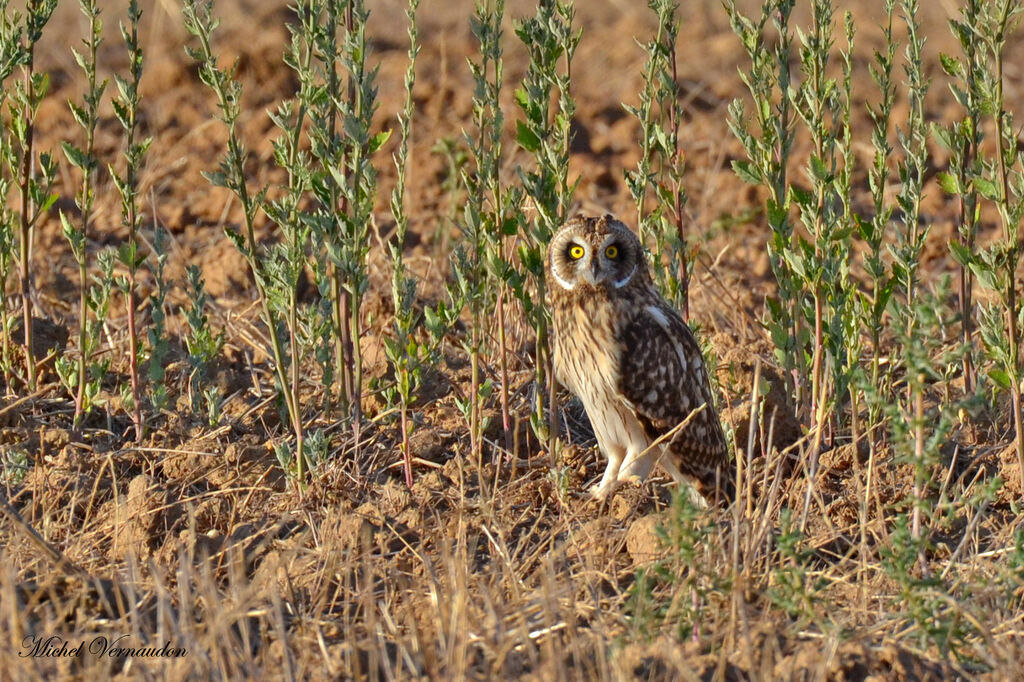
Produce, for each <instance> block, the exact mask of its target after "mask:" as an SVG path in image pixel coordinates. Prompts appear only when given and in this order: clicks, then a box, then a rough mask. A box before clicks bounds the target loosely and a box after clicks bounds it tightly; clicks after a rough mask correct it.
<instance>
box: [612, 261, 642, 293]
mask: <svg viewBox="0 0 1024 682" xmlns="http://www.w3.org/2000/svg"><path fill="white" fill-rule="evenodd" d="M635 274H636V265H633V269H632V270H630V271H629V274H628V275H626V276H625V277H623V278H622V279H620V280H619V281H617V282H612V286H613V287H615V288H616V289H621V288H622V287H624V286H626V285H627V284H629V280H631V279H633V275H635Z"/></svg>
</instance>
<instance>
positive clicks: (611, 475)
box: [590, 455, 622, 502]
mask: <svg viewBox="0 0 1024 682" xmlns="http://www.w3.org/2000/svg"><path fill="white" fill-rule="evenodd" d="M620 467H622V455H612V456H610V457H609V458H608V466H607V467H605V470H604V476H602V477H601V482H600V483H598V484H597V485H595V486H594V487H593V488H591V489H590V496H591V497H593V498H594V499H595V500H597V501H599V502H603V501H604V500H607V499H608V498H609V497H611V495H612V493H614V492H615V489H616V488H618V487H619V469H620Z"/></svg>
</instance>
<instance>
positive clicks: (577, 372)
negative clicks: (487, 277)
mask: <svg viewBox="0 0 1024 682" xmlns="http://www.w3.org/2000/svg"><path fill="white" fill-rule="evenodd" d="M547 292H548V293H547V303H548V306H549V307H550V309H551V315H552V319H553V321H554V340H555V349H554V359H555V373H556V375H557V377H558V379H559V381H561V382H562V383H563V384H564V385H565V386H567V387H568V388H569V389H571V390H572V391H573V392H574V393H575V394H576V395H577V396H579V397H580V399H581V400H582V401H583V405H584V407H585V408H586V410H587V416H589V417H590V422H591V424H592V425H593V427H594V433H595V434H596V435H597V442H598V444H599V445H600V447H601V450H602V452H604V454H605V456H606V457H607V458H608V468H607V469H605V472H604V476H603V477H602V478H601V482H600V483H598V484H597V486H596V487H595V488H593V490H592V493H593V495H594V496H595V497H596V498H598V499H605V498H606V497H608V495H609V494H611V493H612V492H614V490H615V488H616V487H617V486H618V484H619V483H620V482H625V481H629V480H639V481H643V480H644V479H646V478H647V475H648V473H650V470H651V467H652V466H653V465H654V463H655V462H656V461H659V458H660V461H661V462H662V464H663V466H664V467H665V469H666V470H667V471H668V472H669V473H670V474H671V475H672V477H673V478H674V479H676V480H677V481H680V482H683V481H689V482H696V483H697V484H698V487H699V488H700V489H701V492H702V493H703V494H704V495H705V496H707V495H708V493H709V492H710V493H712V497H713V493H714V491H715V488H716V487H717V488H718V489H719V490H720V491H721V492H722V493H723V497H731V495H732V488H733V486H732V483H733V475H732V471H731V469H730V467H729V461H728V456H727V454H726V446H725V437H724V435H723V433H722V426H721V424H720V423H719V421H718V415H717V414H716V413H715V408H714V403H713V402H712V399H711V389H710V386H709V384H708V375H707V371H706V369H705V366H704V361H703V359H702V358H701V354H700V348H699V347H698V346H697V343H696V341H695V340H694V338H693V334H692V332H691V331H690V328H689V327H687V326H686V323H685V322H683V320H682V318H681V317H680V316H679V314H678V313H677V312H676V311H675V310H673V309H672V307H671V306H670V305H669V304H668V303H667V302H666V301H665V299H664V298H662V297H661V295H660V294H659V293H658V291H657V289H655V287H654V283H653V282H652V280H651V275H650V273H649V272H648V268H647V261H646V260H645V257H644V253H643V248H642V247H641V245H640V240H639V239H637V238H636V236H635V235H634V234H633V233H632V232H631V231H630V230H629V228H627V227H626V226H625V225H623V224H622V223H621V222H619V221H618V220H616V219H615V218H613V217H612V216H609V215H606V216H604V217H603V218H585V217H577V218H574V219H572V220H570V221H569V222H568V223H566V224H565V225H564V226H563V227H562V229H560V230H559V231H558V232H557V233H556V234H555V236H554V237H552V239H551V243H550V244H549V245H548V254H547ZM702 405H703V406H704V408H703V409H702V410H700V412H698V413H697V414H695V415H694V416H693V418H692V419H691V420H690V421H689V423H687V424H686V425H685V426H683V427H681V428H679V425H680V424H681V423H683V422H684V421H685V420H686V419H687V417H689V416H690V414H691V412H692V411H694V410H697V409H699V408H701V406H702ZM670 432H672V433H670ZM666 434H669V435H668V436H667V437H665V438H664V439H663V440H662V442H661V444H659V445H655V446H654V447H651V445H652V443H654V442H655V441H656V440H657V439H658V438H659V437H663V436H666Z"/></svg>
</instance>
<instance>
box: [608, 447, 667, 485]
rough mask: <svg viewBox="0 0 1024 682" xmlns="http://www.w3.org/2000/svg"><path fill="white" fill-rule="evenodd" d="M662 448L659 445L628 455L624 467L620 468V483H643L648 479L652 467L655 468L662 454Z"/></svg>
mask: <svg viewBox="0 0 1024 682" xmlns="http://www.w3.org/2000/svg"><path fill="white" fill-rule="evenodd" d="M661 448H662V446H660V445H659V446H656V447H653V448H650V449H648V450H647V452H644V451H643V450H641V451H639V452H630V453H629V454H628V455H626V460H625V461H624V462H623V463H622V468H620V469H619V477H618V480H619V483H628V482H634V483H643V482H644V481H646V480H647V476H648V475H650V473H651V469H652V468H654V462H655V461H657V459H658V456H659V455H660V454H661ZM641 453H642V454H641Z"/></svg>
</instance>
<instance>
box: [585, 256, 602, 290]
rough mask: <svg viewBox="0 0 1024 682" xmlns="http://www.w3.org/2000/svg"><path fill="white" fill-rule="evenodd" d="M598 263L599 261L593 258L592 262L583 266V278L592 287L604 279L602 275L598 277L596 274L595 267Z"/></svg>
mask: <svg viewBox="0 0 1024 682" xmlns="http://www.w3.org/2000/svg"><path fill="white" fill-rule="evenodd" d="M599 265H600V263H598V262H597V259H595V260H594V262H593V263H591V264H590V267H589V268H583V272H582V275H583V280H584V281H585V282H586V283H587V284H589V285H590V286H592V287H596V286H597V283H598V282H600V281H601V280H602V279H604V278H603V277H599V276H598V274H597V268H598V266H599Z"/></svg>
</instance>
